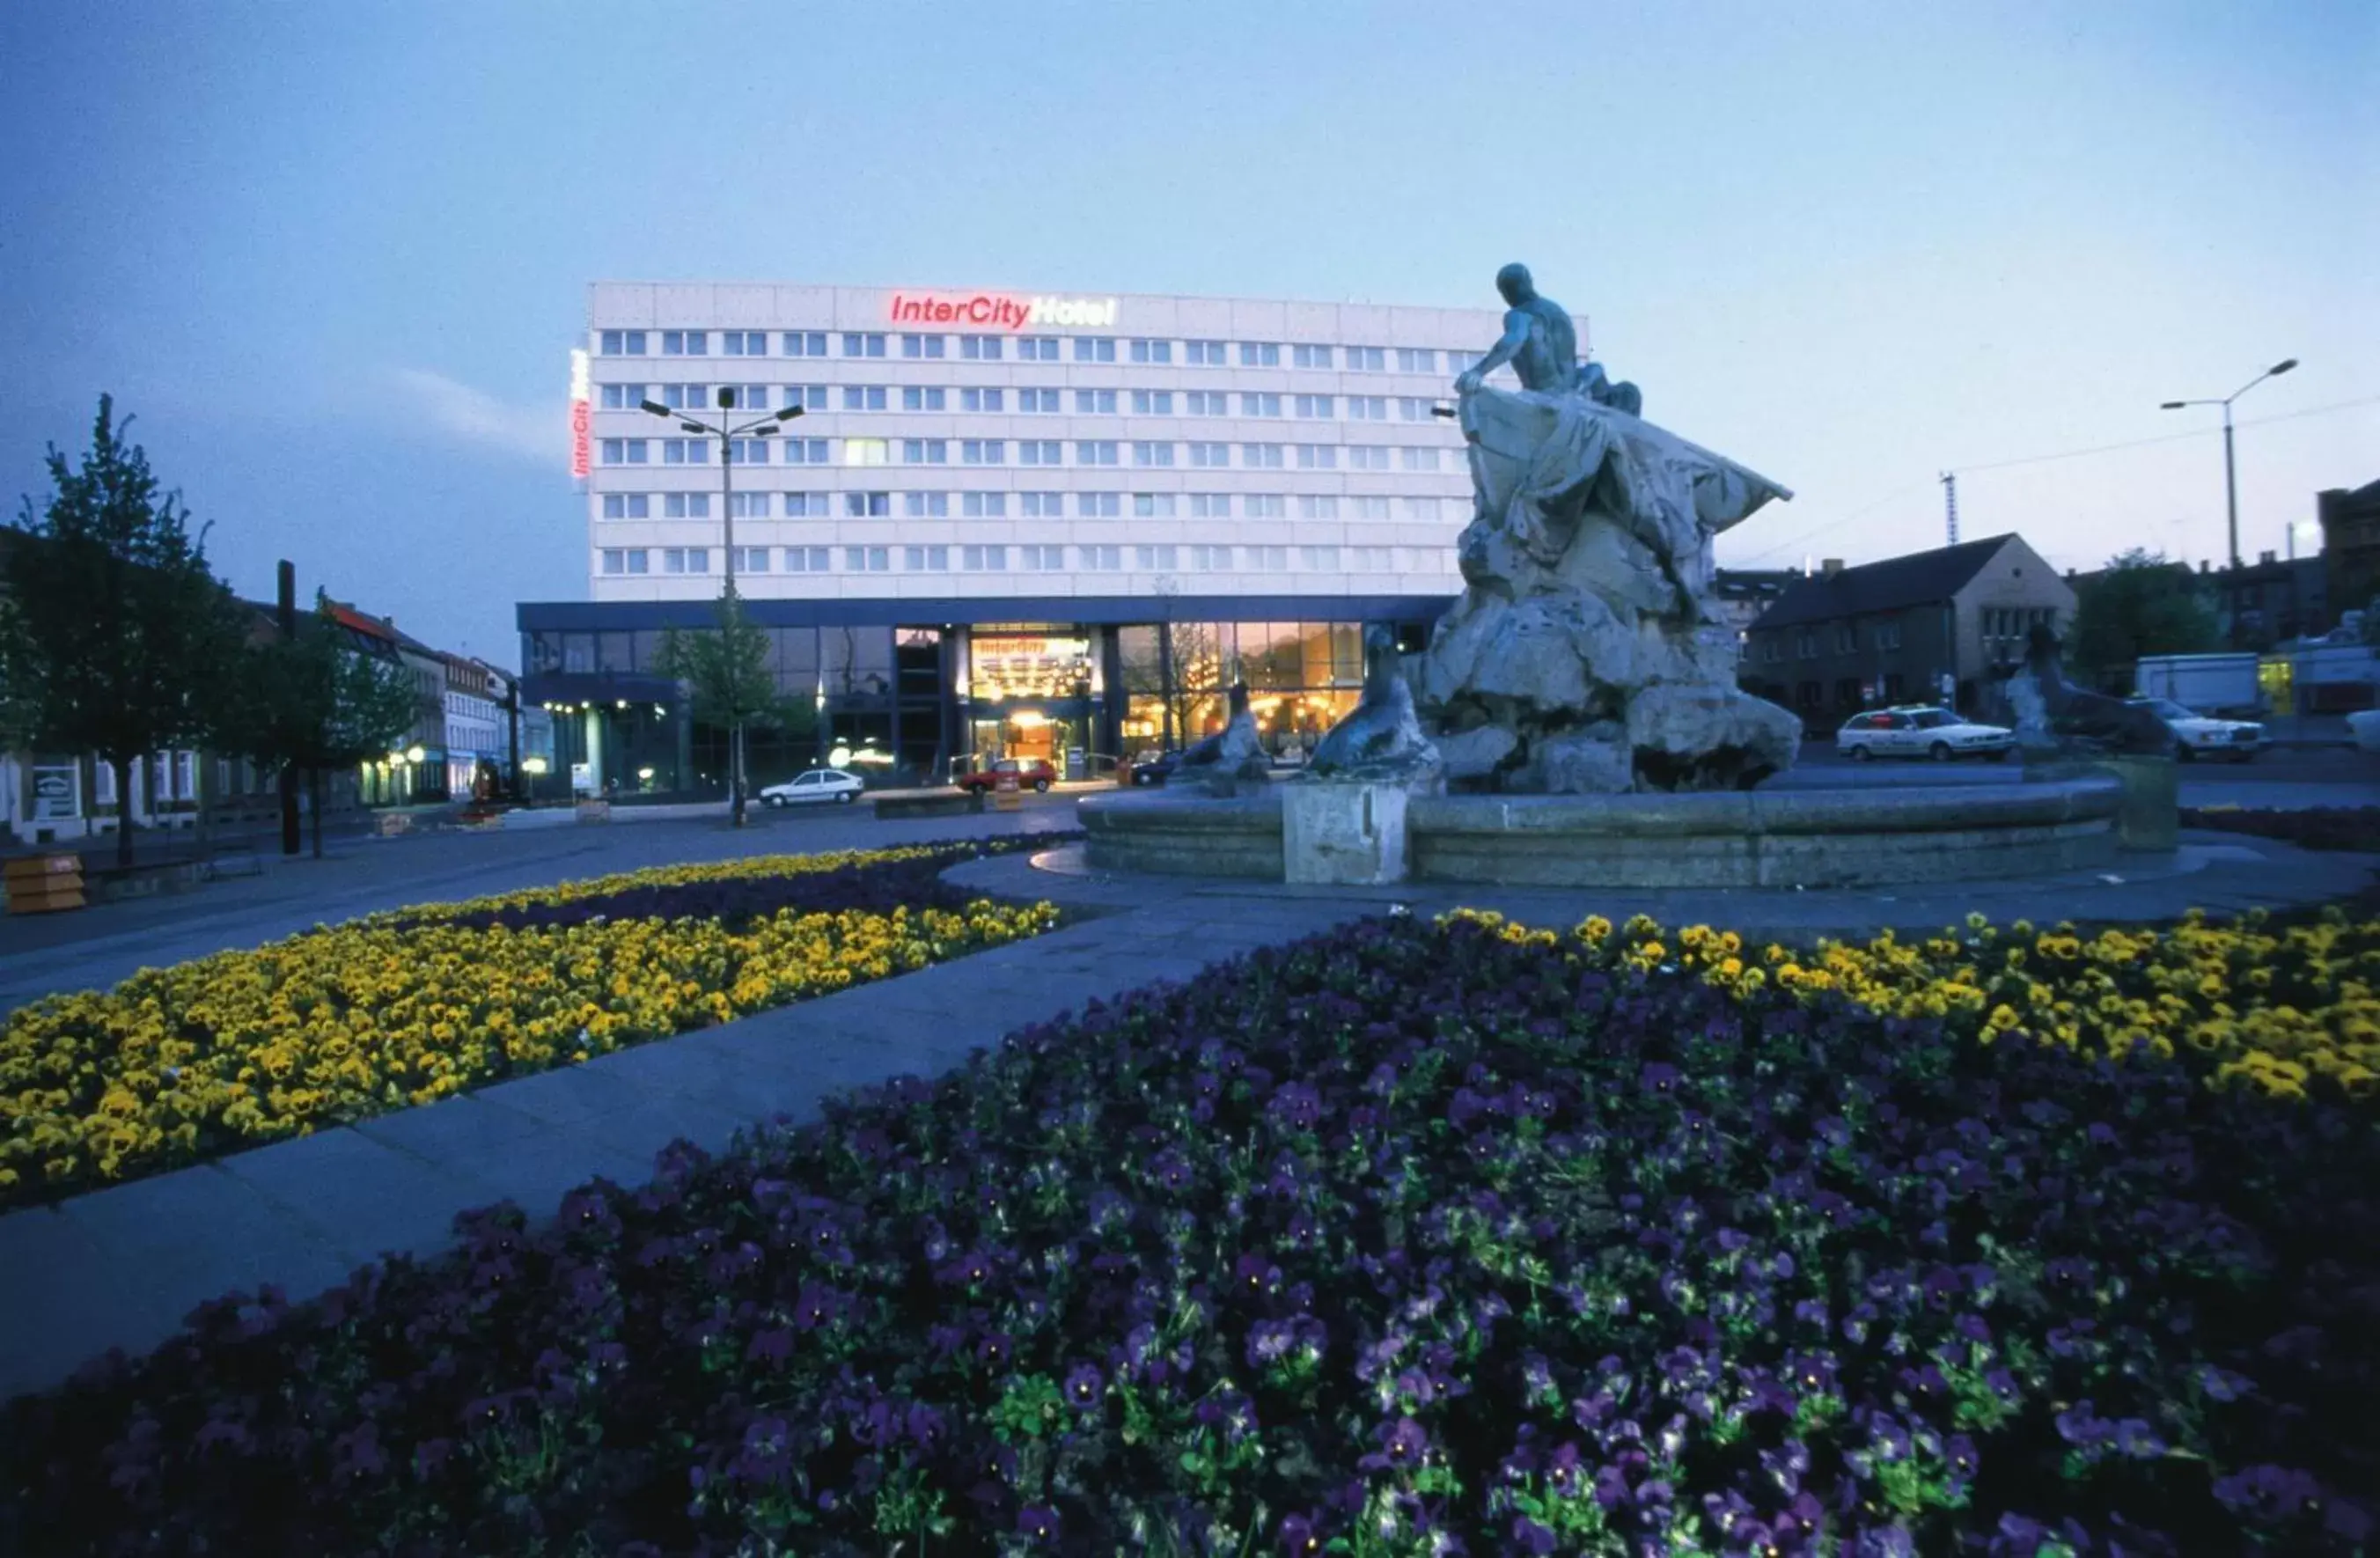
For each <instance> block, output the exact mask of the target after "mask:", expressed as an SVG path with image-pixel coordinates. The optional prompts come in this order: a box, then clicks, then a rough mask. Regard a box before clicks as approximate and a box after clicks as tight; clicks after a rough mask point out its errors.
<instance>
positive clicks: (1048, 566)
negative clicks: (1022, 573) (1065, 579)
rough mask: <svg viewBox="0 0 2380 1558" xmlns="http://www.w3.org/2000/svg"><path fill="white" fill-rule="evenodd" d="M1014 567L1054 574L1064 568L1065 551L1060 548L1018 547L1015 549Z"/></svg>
mask: <svg viewBox="0 0 2380 1558" xmlns="http://www.w3.org/2000/svg"><path fill="white" fill-rule="evenodd" d="M1016 566H1018V567H1020V568H1026V569H1030V570H1033V571H1035V572H1039V573H1056V572H1058V571H1059V570H1061V569H1062V568H1063V567H1065V566H1066V549H1065V548H1064V547H1062V546H1020V547H1018V548H1017V549H1016Z"/></svg>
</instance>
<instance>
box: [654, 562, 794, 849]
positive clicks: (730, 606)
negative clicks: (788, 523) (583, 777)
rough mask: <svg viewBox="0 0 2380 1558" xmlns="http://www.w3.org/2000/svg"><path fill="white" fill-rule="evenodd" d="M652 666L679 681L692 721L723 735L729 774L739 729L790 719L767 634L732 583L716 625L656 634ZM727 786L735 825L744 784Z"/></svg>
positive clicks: (734, 767) (736, 770)
mask: <svg viewBox="0 0 2380 1558" xmlns="http://www.w3.org/2000/svg"><path fill="white" fill-rule="evenodd" d="M654 665H655V669H657V670H659V671H660V672H661V674H662V676H669V677H672V678H674V679H675V680H676V681H678V682H680V683H683V684H684V685H685V687H686V697H687V700H688V702H689V704H690V705H691V708H692V712H693V714H694V717H695V718H696V719H697V720H698V721H700V722H702V723H703V724H710V725H717V726H719V727H720V728H722V729H723V730H725V731H727V732H728V733H729V736H728V739H729V740H730V741H731V742H732V743H734V747H733V750H734V752H735V758H734V759H733V760H732V761H731V764H730V771H731V773H732V774H733V775H735V776H739V777H740V776H741V774H742V773H743V768H744V765H743V761H742V753H743V745H744V731H745V727H747V725H755V724H759V725H772V726H773V725H791V724H793V723H794V710H793V706H792V705H791V703H789V702H788V701H787V700H786V699H785V698H784V697H783V695H782V694H781V693H779V692H778V690H777V676H776V673H775V672H774V671H772V670H771V669H770V668H769V635H768V634H767V633H766V632H765V631H763V630H762V628H761V627H760V626H759V624H758V623H756V622H754V621H753V620H752V619H751V618H750V617H749V616H747V615H745V611H744V601H743V597H741V596H740V595H738V594H736V592H735V590H734V588H733V587H730V588H729V590H728V591H727V593H726V594H724V595H722V596H721V597H720V600H719V624H718V626H717V627H712V628H710V629H707V630H705V631H702V632H698V633H681V632H679V631H678V630H677V629H676V628H674V627H673V628H671V629H669V630H668V631H667V632H665V633H663V634H662V650H661V654H660V656H659V658H658V659H657V660H656V661H655V663H654ZM728 790H729V814H730V815H731V816H732V817H733V818H734V819H735V826H737V827H739V828H740V827H742V826H743V825H744V786H743V785H739V784H736V783H735V782H734V779H733V778H731V780H730V782H729V785H728Z"/></svg>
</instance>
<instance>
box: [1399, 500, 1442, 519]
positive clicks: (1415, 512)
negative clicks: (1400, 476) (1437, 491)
mask: <svg viewBox="0 0 2380 1558" xmlns="http://www.w3.org/2000/svg"><path fill="white" fill-rule="evenodd" d="M1404 505H1405V517H1406V518H1408V519H1437V518H1439V517H1441V514H1440V510H1439V500H1438V499H1436V498H1407V499H1405V500H1404Z"/></svg>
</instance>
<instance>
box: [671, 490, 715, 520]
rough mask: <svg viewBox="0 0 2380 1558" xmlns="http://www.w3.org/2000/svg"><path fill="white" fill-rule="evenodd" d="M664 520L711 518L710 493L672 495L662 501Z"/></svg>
mask: <svg viewBox="0 0 2380 1558" xmlns="http://www.w3.org/2000/svg"><path fill="white" fill-rule="evenodd" d="M662 518H664V519H708V518H710V493H669V494H668V495H667V496H665V497H663V498H662Z"/></svg>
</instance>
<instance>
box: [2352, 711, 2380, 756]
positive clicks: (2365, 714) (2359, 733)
mask: <svg viewBox="0 0 2380 1558" xmlns="http://www.w3.org/2000/svg"><path fill="white" fill-rule="evenodd" d="M2347 734H2348V735H2349V736H2352V737H2353V738H2354V740H2355V749H2356V750H2358V751H2361V752H2380V709H2365V710H2362V711H2361V712H2357V713H2352V714H2350V715H2348V716H2347Z"/></svg>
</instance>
